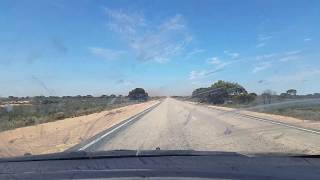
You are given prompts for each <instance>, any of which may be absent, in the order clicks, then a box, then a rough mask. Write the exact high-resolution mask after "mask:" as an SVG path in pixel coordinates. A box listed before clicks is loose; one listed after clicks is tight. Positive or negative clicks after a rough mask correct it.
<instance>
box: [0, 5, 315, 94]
mask: <svg viewBox="0 0 320 180" xmlns="http://www.w3.org/2000/svg"><path fill="white" fill-rule="evenodd" d="M0 12H1V16H0V97H1V96H2V97H5V96H10V95H12V96H35V95H45V96H63V95H86V94H91V95H95V96H99V95H102V94H123V95H126V94H127V93H128V91H130V90H131V89H133V88H135V87H142V88H145V89H146V91H147V92H148V93H149V94H150V95H189V94H191V92H192V90H194V89H196V88H199V87H208V86H210V85H211V84H213V83H214V82H216V81H218V80H226V81H231V82H237V83H239V84H241V85H242V86H244V87H245V88H246V89H247V90H248V91H249V92H256V93H261V92H263V91H264V90H266V89H271V90H273V91H275V92H277V93H278V94H280V93H282V92H285V91H286V90H287V89H291V88H294V89H297V91H298V94H308V93H315V92H320V78H319V77H320V59H319V58H320V1H317V0H314V1H309V0H300V1H296V0H281V1H278V0H268V1H267V0H256V1H253V0H251V1H250V0H245V1H234V0H201V1H198V0H190V1H184V0H180V1H179V0H176V1H171V0H145V1H141V0H136V1H132V0H126V1H124V0H108V1H102V0H101V1H99V0H69V1H65V0H55V1H46V0H33V1H27V0H21V1H16V0H3V1H1V2H0Z"/></svg>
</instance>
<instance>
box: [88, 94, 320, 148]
mask: <svg viewBox="0 0 320 180" xmlns="http://www.w3.org/2000/svg"><path fill="white" fill-rule="evenodd" d="M157 147H159V148H160V149H163V150H190V149H192V150H206V151H232V152H242V153H269V152H281V153H303V154H320V135H318V134H313V133H309V132H305V131H301V130H297V129H292V128H289V127H284V126H280V125H276V124H271V123H268V122H261V121H258V120H254V119H250V118H247V117H243V116H239V115H238V114H235V113H232V112H223V111H219V110H217V109H213V108H209V107H205V106H199V105H196V104H191V103H188V102H183V101H178V100H175V99H172V98H166V99H165V100H164V101H163V102H162V103H161V104H160V105H159V106H157V107H156V108H155V109H153V110H152V111H151V112H149V113H148V114H146V115H145V116H143V117H142V118H141V119H139V120H137V121H136V122H134V123H133V124H130V125H128V126H127V127H125V128H123V129H122V130H121V131H119V132H117V133H116V134H114V135H113V136H112V137H109V138H105V139H102V140H101V142H99V143H98V144H97V145H95V146H94V147H91V148H89V149H88V151H100V150H118V149H130V150H137V149H138V150H154V149H156V148H157Z"/></svg>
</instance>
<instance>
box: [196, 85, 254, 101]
mask: <svg viewBox="0 0 320 180" xmlns="http://www.w3.org/2000/svg"><path fill="white" fill-rule="evenodd" d="M240 95H242V97H239V98H235V97H236V96H240ZM244 95H246V96H244ZM192 97H196V98H199V99H200V101H203V102H209V103H213V104H222V103H224V102H225V100H227V99H230V98H235V99H237V100H238V101H239V102H242V101H244V100H242V99H243V98H244V97H245V99H246V100H245V101H246V102H248V101H249V100H251V99H254V98H255V96H251V95H250V96H248V92H247V91H246V90H245V88H244V87H242V86H241V85H239V84H238V83H233V82H228V81H222V80H219V81H217V82H216V83H214V84H212V85H211V86H210V87H208V88H198V89H196V90H194V91H193V93H192ZM240 99H241V100H240Z"/></svg>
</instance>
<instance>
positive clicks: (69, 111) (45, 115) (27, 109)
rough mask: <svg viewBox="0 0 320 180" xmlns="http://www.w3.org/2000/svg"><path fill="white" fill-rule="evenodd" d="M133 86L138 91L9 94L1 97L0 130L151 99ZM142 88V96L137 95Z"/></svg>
mask: <svg viewBox="0 0 320 180" xmlns="http://www.w3.org/2000/svg"><path fill="white" fill-rule="evenodd" d="M137 89H138V91H137V90H133V91H131V92H130V93H129V95H128V96H121V95H119V96H116V95H110V96H107V95H102V96H100V97H93V96H92V95H87V96H80V95H78V96H63V97H58V96H50V97H45V96H35V97H13V96H10V97H8V98H1V99H0V102H1V106H0V131H3V130H8V129H14V128H18V127H23V126H29V125H34V124H40V123H45V122H50V121H55V120H60V119H64V118H68V117H75V116H81V115H87V114H91V113H95V112H100V111H103V110H108V109H113V108H117V107H122V106H126V105H130V104H134V103H138V102H141V101H146V100H149V99H154V98H150V97H149V96H148V94H147V93H146V92H145V90H144V89H142V88H137ZM142 90H143V92H144V95H143V96H142V95H141V92H142ZM132 97H134V98H132Z"/></svg>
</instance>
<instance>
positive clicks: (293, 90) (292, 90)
mask: <svg viewBox="0 0 320 180" xmlns="http://www.w3.org/2000/svg"><path fill="white" fill-rule="evenodd" d="M287 94H289V95H291V96H295V95H297V90H295V89H289V90H288V91H287Z"/></svg>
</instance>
